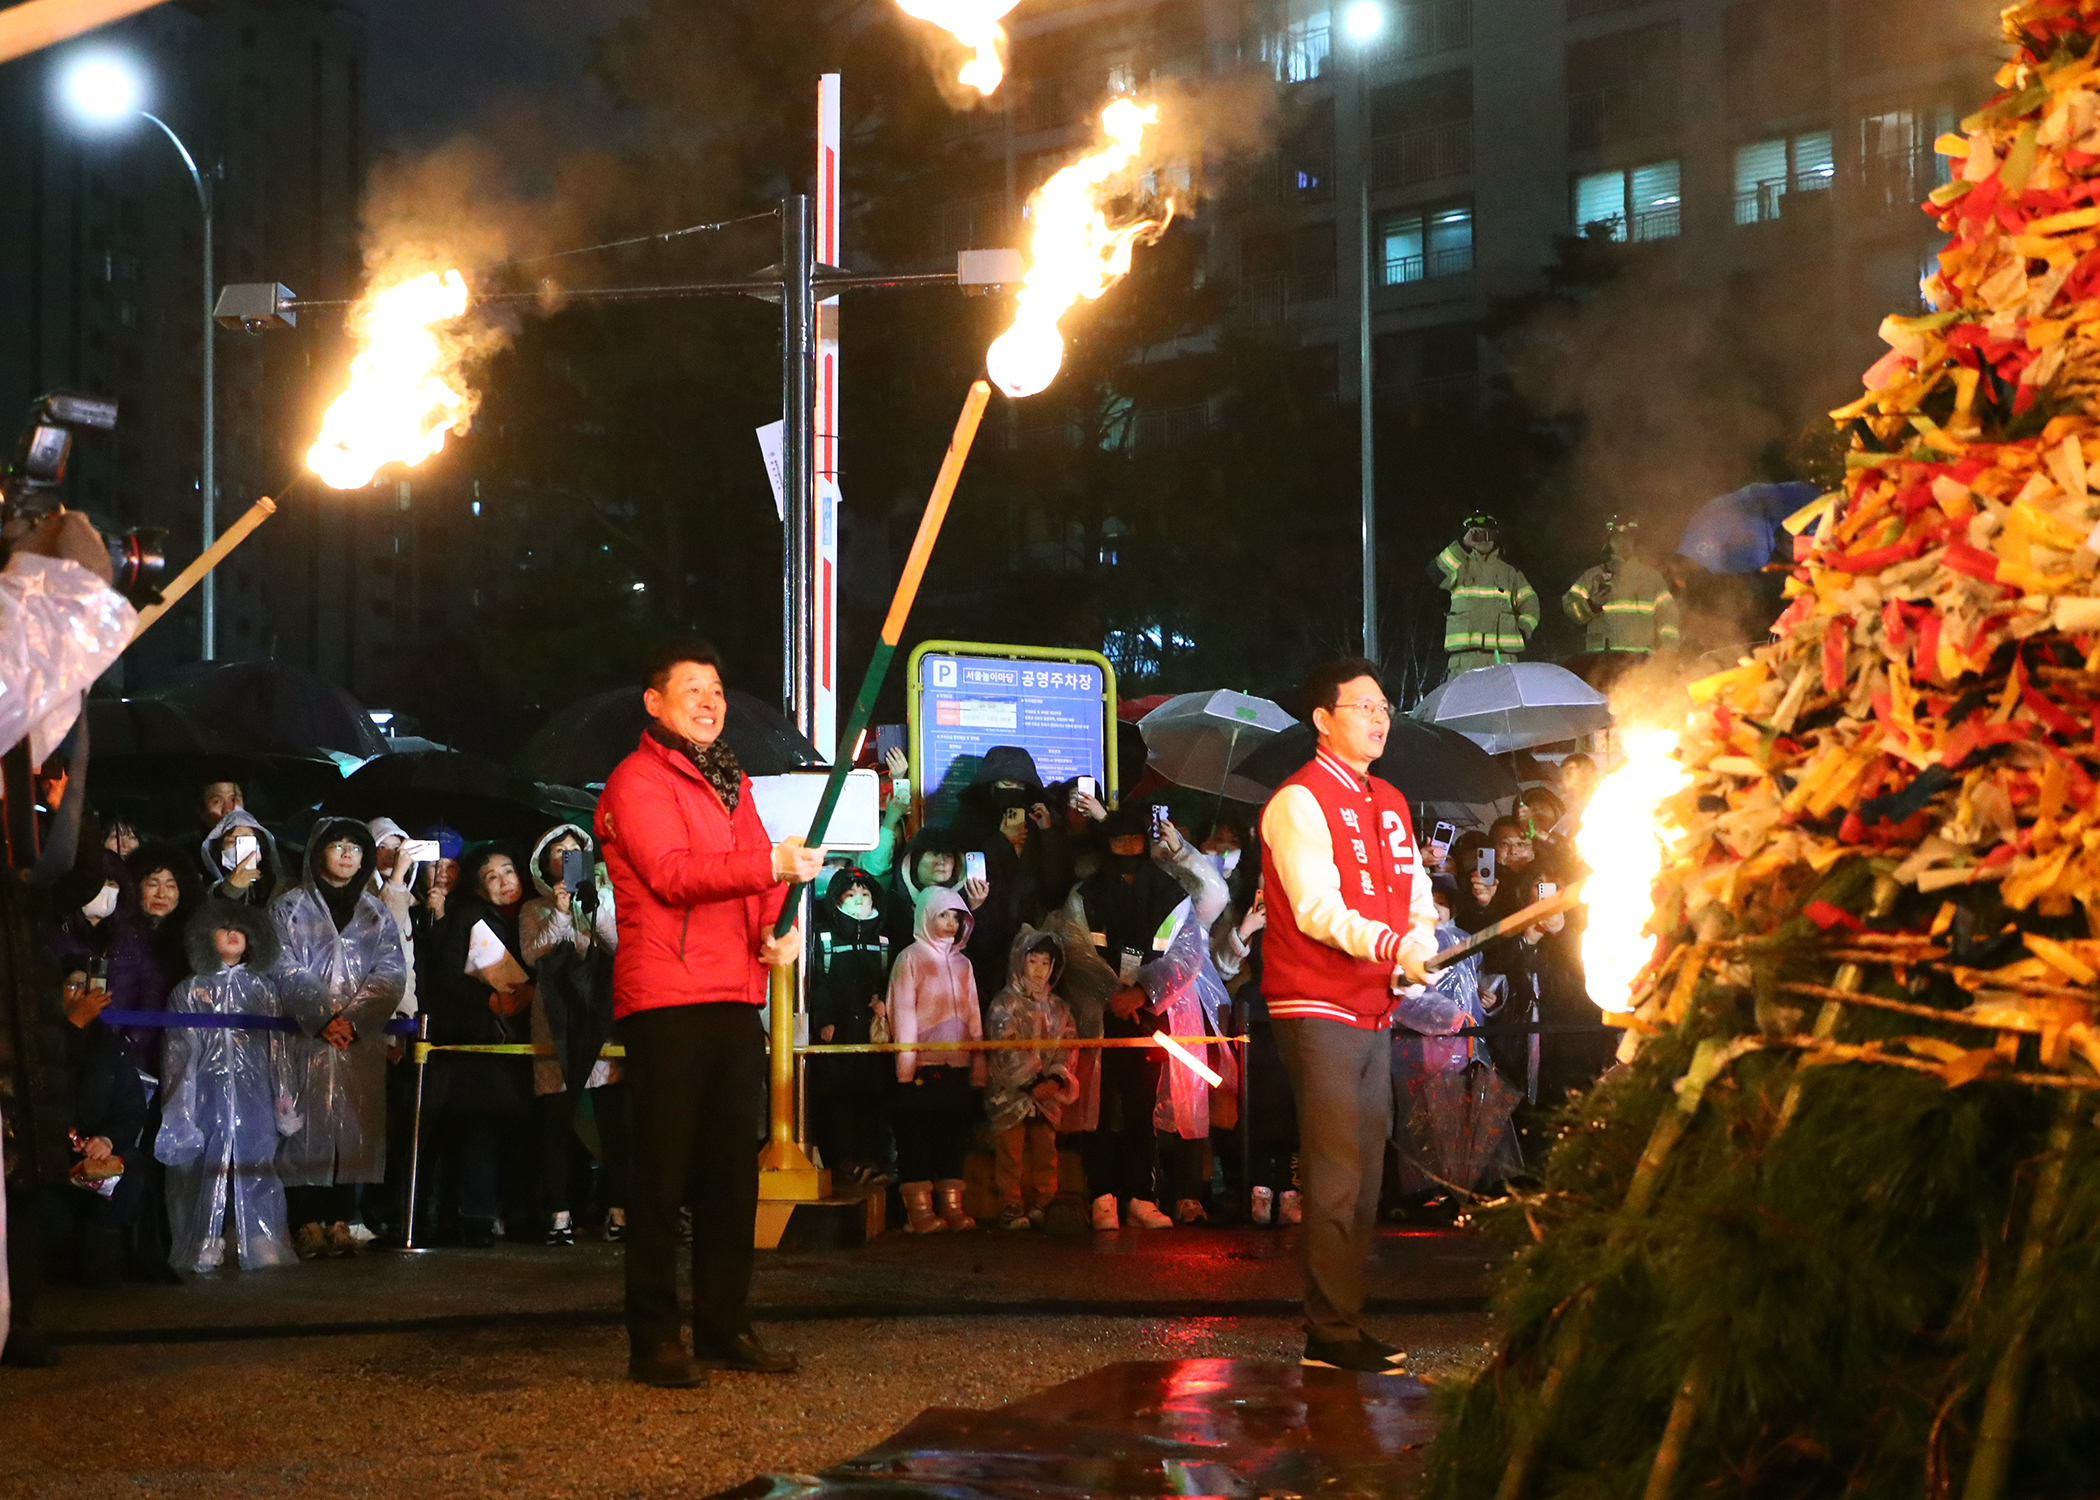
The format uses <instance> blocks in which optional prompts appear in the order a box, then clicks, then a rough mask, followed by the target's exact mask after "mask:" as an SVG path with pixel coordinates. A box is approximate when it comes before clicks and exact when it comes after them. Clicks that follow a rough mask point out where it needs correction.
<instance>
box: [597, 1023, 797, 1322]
mask: <svg viewBox="0 0 2100 1500" xmlns="http://www.w3.org/2000/svg"><path fill="white" fill-rule="evenodd" d="M614 1031H615V1034H616V1035H617V1037H618V1039H619V1041H620V1043H621V1045H623V1046H624V1047H626V1049H627V1061H626V1064H625V1072H624V1077H625V1080H626V1084H627V1102H628V1118H629V1121H630V1125H631V1139H630V1143H629V1144H630V1149H629V1153H628V1159H627V1200H628V1201H627V1251H626V1261H627V1336H628V1338H629V1339H630V1340H631V1341H632V1342H633V1344H634V1346H635V1347H636V1348H637V1349H644V1348H650V1347H654V1346H656V1345H659V1344H667V1343H675V1342H677V1340H678V1325H679V1316H678V1210H679V1209H680V1208H681V1207H684V1206H685V1205H687V1204H688V1203H690V1204H691V1205H692V1209H693V1345H694V1348H695V1349H696V1350H697V1351H699V1352H701V1353H706V1352H708V1351H710V1350H713V1349H721V1348H723V1347H725V1346H727V1345H728V1344H729V1343H730V1341H732V1340H734V1339H735V1338H737V1337H738V1336H740V1335H742V1334H746V1333H749V1332H750V1331H751V1319H750V1313H749V1302H750V1297H751V1265H752V1260H753V1250H752V1240H753V1238H754V1237H755V1235H756V1233H757V1226H758V1148H759V1143H760V1140H761V1139H762V1137H763V1135H764V1130H765V1119H766V1052H765V1032H764V1031H763V1030H762V1029H761V1026H760V1012H759V1010H758V1008H757V1007H755V1006H749V1005H732V1004H722V1005H672V1006H666V1007H664V1008H663V1009H661V1010H645V1011H640V1012H637V1013H636V1014H634V1015H631V1016H628V1017H626V1018H625V1019H623V1020H622V1021H621V1022H620V1023H619V1024H618V1025H617V1026H616V1027H615V1028H614Z"/></svg>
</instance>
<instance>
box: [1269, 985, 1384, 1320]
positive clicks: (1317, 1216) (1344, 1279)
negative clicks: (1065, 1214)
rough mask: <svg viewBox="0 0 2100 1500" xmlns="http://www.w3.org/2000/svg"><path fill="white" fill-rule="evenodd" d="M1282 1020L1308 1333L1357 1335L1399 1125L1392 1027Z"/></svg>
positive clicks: (1278, 1024)
mask: <svg viewBox="0 0 2100 1500" xmlns="http://www.w3.org/2000/svg"><path fill="white" fill-rule="evenodd" d="M1274 1025H1275V1028H1276V1050H1277V1051H1278V1052H1281V1053H1282V1054H1283V1066H1284V1071H1285V1072H1287V1073H1289V1074H1290V1077H1291V1092H1292V1093H1293V1094H1295V1095H1296V1096H1297V1099H1298V1176H1299V1187H1300V1191H1301V1193H1302V1195H1303V1207H1304V1211H1305V1228H1304V1230H1303V1231H1302V1236H1303V1239H1302V1242H1303V1245H1304V1250H1305V1332H1306V1336H1307V1337H1308V1338H1315V1339H1319V1340H1321V1341H1322V1342H1325V1343H1337V1344H1347V1343H1354V1342H1355V1341H1356V1340H1357V1339H1358V1338H1359V1337H1361V1336H1362V1331H1363V1330H1362V1328H1361V1326H1360V1325H1361V1319H1362V1315H1363V1310H1364V1262H1365V1261H1366V1260H1368V1259H1369V1258H1370V1254H1371V1236H1372V1232H1373V1231H1374V1230H1375V1229H1376V1227H1377V1224H1378V1190H1379V1187H1380V1185H1381V1183H1382V1181H1383V1179H1384V1176H1385V1142H1386V1137H1387V1136H1388V1135H1390V1134H1391V1125H1392V1113H1393V1079H1392V1070H1393V1060H1392V1059H1393V1041H1392V1035H1391V1033H1389V1032H1388V1031H1386V1030H1385V1029H1384V1028H1382V1027H1381V1028H1380V1029H1378V1030H1376V1031H1365V1030H1361V1029H1359V1028H1357V1027H1354V1026H1345V1025H1344V1024H1342V1023H1341V1022H1340V1021H1323V1020H1318V1019H1315V1018H1312V1017H1295V1018H1286V1017H1282V1016H1279V1017H1277V1018H1276V1020H1275V1022H1274Z"/></svg>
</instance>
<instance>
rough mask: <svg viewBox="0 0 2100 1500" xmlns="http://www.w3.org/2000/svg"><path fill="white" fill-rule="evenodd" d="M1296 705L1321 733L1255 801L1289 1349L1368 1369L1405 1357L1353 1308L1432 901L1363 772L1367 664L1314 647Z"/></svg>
mask: <svg viewBox="0 0 2100 1500" xmlns="http://www.w3.org/2000/svg"><path fill="white" fill-rule="evenodd" d="M1305 706H1306V708H1307V709H1308V710H1309V713H1310V717H1311V719H1312V724H1313V730H1314V733H1316V734H1317V735H1318V736H1319V749H1318V751H1317V753H1316V754H1315V755H1314V757H1313V760H1312V763H1311V764H1310V765H1308V766H1306V767H1305V768H1304V769H1302V770H1300V771H1298V772H1297V773H1296V774H1295V775H1293V776H1291V777H1289V778H1288V779H1287V780H1286V781H1285V782H1284V783H1283V785H1282V786H1281V787H1280V788H1278V789H1277V792H1276V795H1275V796H1274V797H1272V798H1270V799H1269V804H1268V806H1267V807H1266V808H1265V809H1264V810H1263V812H1262V820H1261V832H1262V844H1263V852H1262V881H1263V884H1264V886H1265V887H1266V888H1267V890H1268V891H1269V893H1270V895H1271V897H1272V898H1273V899H1272V901H1271V902H1270V904H1269V919H1268V929H1267V941H1266V943H1265V945H1264V950H1265V951H1264V955H1263V975H1262V993H1263V996H1264V998H1265V999H1266V1000H1267V1002H1268V1007H1269V1017H1270V1020H1271V1023H1272V1024H1273V1025H1274V1027H1275V1035H1276V1045H1277V1050H1278V1051H1280V1052H1281V1053H1282V1054H1283V1064H1284V1069H1285V1071H1286V1072H1287V1073H1289V1075H1290V1079H1291V1089H1292V1092H1293V1093H1294V1094H1295V1095H1296V1096H1297V1100H1298V1133H1299V1169H1300V1177H1301V1179H1302V1184H1303V1192H1304V1212H1305V1237H1304V1254H1305V1354H1304V1358H1303V1361H1302V1362H1303V1363H1305V1364H1307V1365H1311V1366H1315V1367H1318V1368H1323V1369H1340V1370H1356V1371H1363V1372H1369V1373H1374V1374H1375V1373H1380V1372H1384V1371H1388V1370H1390V1369H1391V1368H1392V1367H1393V1366H1394V1365H1395V1364H1397V1363H1399V1362H1400V1361H1401V1360H1402V1359H1404V1358H1405V1356H1404V1355H1402V1354H1401V1353H1400V1351H1399V1350H1397V1349H1395V1348H1393V1347H1392V1346H1391V1345H1390V1344H1386V1343H1383V1342H1382V1341H1380V1340H1378V1339H1376V1338H1374V1337H1373V1336H1372V1335H1371V1334H1370V1333H1369V1332H1368V1331H1367V1330H1366V1329H1365V1328H1364V1327H1363V1323H1362V1315H1363V1305H1364V1278H1363V1269H1364V1260H1365V1258H1366V1257H1367V1256H1368V1255H1369V1253H1370V1249H1371V1233H1372V1230H1373V1229H1374V1228H1375V1227H1376V1224H1377V1218H1378V1190H1379V1186H1380V1183H1381V1179H1382V1177H1383V1175H1384V1167H1385V1142H1386V1137H1387V1135H1388V1134H1389V1126H1390V1123H1391V1119H1392V1107H1393V1104H1392V1100H1393V1095H1392V1079H1391V1043H1390V1040H1389V1036H1390V1032H1391V1022H1392V1015H1393V1009H1394V1006H1395V1005H1396V1004H1397V1003H1398V993H1397V992H1398V991H1399V990H1400V989H1401V988H1402V987H1403V986H1405V985H1419V984H1426V983H1428V980H1429V975H1428V970H1427V968H1426V967H1425V965H1426V964H1427V962H1428V960H1429V959H1431V958H1432V957H1434V956H1435V954H1436V951H1437V943H1436V921H1437V916H1436V904H1435V901H1434V898H1433V896H1432V893H1431V890H1430V883H1429V876H1428V875H1427V874H1426V873H1425V872H1424V871H1423V869H1422V859H1421V855H1420V852H1419V851H1418V850H1417V849H1416V847H1415V840H1414V827H1413V824H1412V822H1411V820H1410V818H1409V816H1408V809H1407V799H1406V798H1405V797H1404V796H1402V795H1401V794H1400V792H1399V791H1398V790H1397V789H1396V788H1394V787H1393V786H1392V785H1390V784H1389V783H1387V782H1384V781H1381V780H1379V779H1378V778H1377V777H1375V776H1373V775H1371V763H1372V762H1373V761H1375V760H1377V759H1378V757H1379V756H1380V755H1381V754H1382V753H1383V752H1384V750H1385V741H1386V735H1387V733H1388V731H1389V730H1390V728H1391V724H1392V712H1393V708H1392V704H1390V703H1389V702H1387V701H1386V696H1385V689H1384V688H1383V687H1381V686H1380V685H1379V681H1378V668H1377V667H1376V665H1374V664H1373V663H1371V662H1368V661H1365V660H1362V659H1361V658H1356V657H1345V658H1342V659H1340V660H1337V661H1333V662H1329V663H1327V664H1326V665H1325V666H1322V667H1320V668H1318V669H1317V670H1316V671H1314V673H1313V674H1312V676H1311V678H1310V679H1309V680H1308V681H1307V683H1306V685H1305Z"/></svg>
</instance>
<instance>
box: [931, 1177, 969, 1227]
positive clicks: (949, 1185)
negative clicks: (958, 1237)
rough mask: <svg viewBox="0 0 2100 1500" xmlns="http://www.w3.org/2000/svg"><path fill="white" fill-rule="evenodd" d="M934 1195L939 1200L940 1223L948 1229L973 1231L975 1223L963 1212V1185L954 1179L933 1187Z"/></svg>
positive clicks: (938, 1183)
mask: <svg viewBox="0 0 2100 1500" xmlns="http://www.w3.org/2000/svg"><path fill="white" fill-rule="evenodd" d="M933 1190H934V1195H935V1197H937V1198H938V1199H939V1200H940V1205H941V1222H942V1223H943V1224H946V1225H947V1226H948V1227H949V1228H950V1229H954V1230H958V1231H960V1230H964V1229H975V1228H976V1227H977V1221H976V1220H975V1219H973V1218H971V1217H970V1216H969V1215H968V1214H966V1213H964V1212H963V1206H962V1195H963V1185H962V1184H961V1183H960V1182H958V1181H956V1180H955V1179H954V1178H952V1177H951V1178H949V1179H948V1180H947V1181H946V1182H937V1183H935V1184H934V1185H933Z"/></svg>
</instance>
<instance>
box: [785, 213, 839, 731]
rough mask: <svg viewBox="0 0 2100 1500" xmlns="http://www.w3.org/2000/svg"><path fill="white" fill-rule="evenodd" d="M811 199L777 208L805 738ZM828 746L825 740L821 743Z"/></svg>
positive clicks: (797, 714)
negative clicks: (778, 211) (778, 213)
mask: <svg viewBox="0 0 2100 1500" xmlns="http://www.w3.org/2000/svg"><path fill="white" fill-rule="evenodd" d="M811 227H812V226H811V222H810V202H809V199H808V198H807V197H806V196H804V195H803V194H801V193H796V194H793V195H792V196H790V197H789V198H788V199H787V200H786V201H785V202H784V203H782V205H781V210H780V276H781V288H780V291H781V295H780V321H781V351H780V392H781V406H782V412H781V415H782V417H783V419H784V421H783V423H782V429H781V435H780V444H781V468H782V471H783V472H782V474H781V491H782V496H783V506H782V508H783V510H784V512H785V516H784V520H785V522H786V531H785V535H784V541H785V544H786V548H787V570H786V571H787V595H786V597H787V639H786V640H785V641H784V642H783V644H782V649H783V652H784V659H785V661H786V663H787V701H786V704H785V705H784V706H785V707H786V709H787V711H788V714H789V716H790V717H791V718H793V719H794V721H795V727H796V728H797V729H798V730H800V731H801V732H802V734H803V736H804V737H805V738H806V737H808V736H809V734H810V733H811V732H812V730H814V728H815V727H816V701H815V693H814V691H813V688H814V676H815V674H814V673H813V672H812V670H811V667H812V665H813V658H812V655H811V650H810V647H811V637H812V634H813V632H814V629H815V619H814V614H813V611H812V608H811V606H812V604H813V603H814V600H815V594H814V592H813V580H812V579H811V577H810V555H811V552H812V550H813V548H814V545H815V537H814V535H813V532H812V528H811V525H810V522H811V519H812V511H813V509H814V501H815V498H816V471H815V462H816V451H815V449H816V442H815V438H816V434H815V432H814V430H813V429H814V425H815V422H816V399H817V397H816V378H817V363H816V361H817V345H816V312H817V306H816V288H815V285H814V283H813V281H812V279H811V278H812V274H813V270H814V265H813V262H812V260H811V258H810V252H811V248H812V239H811ZM826 748H828V747H826Z"/></svg>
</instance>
